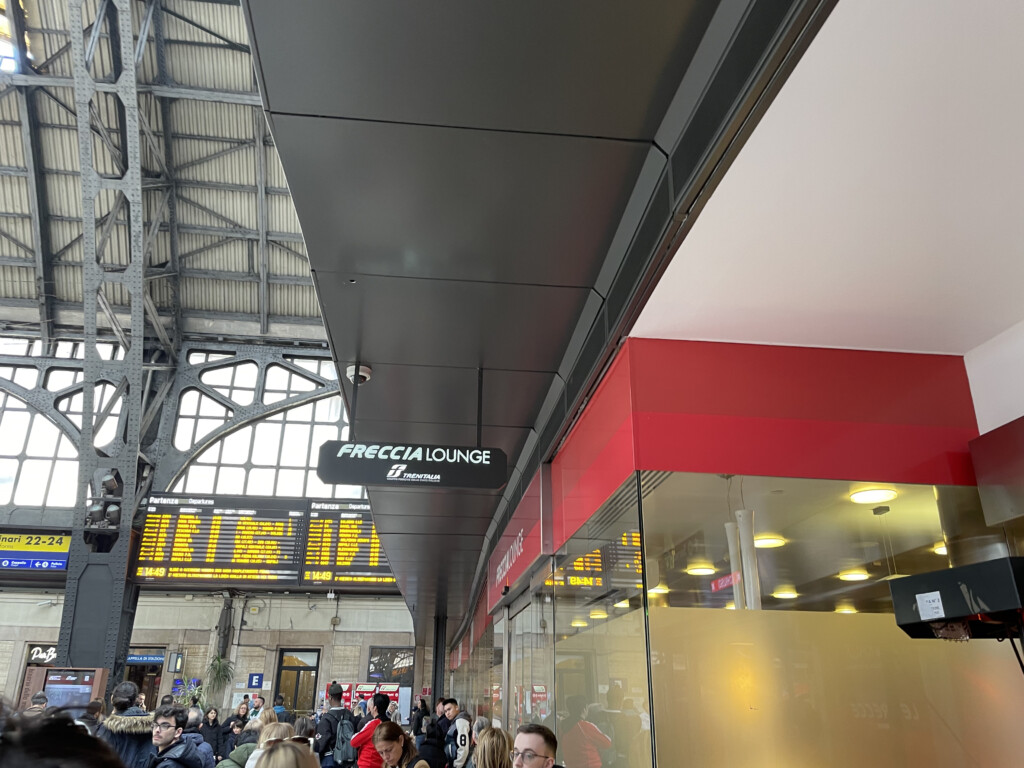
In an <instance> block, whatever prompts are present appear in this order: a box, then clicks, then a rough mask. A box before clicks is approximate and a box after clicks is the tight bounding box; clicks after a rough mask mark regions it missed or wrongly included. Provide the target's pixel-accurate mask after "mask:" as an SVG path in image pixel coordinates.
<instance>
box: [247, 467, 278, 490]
mask: <svg viewBox="0 0 1024 768" xmlns="http://www.w3.org/2000/svg"><path fill="white" fill-rule="evenodd" d="M276 475H277V472H276V471H275V470H273V469H260V468H256V469H250V470H249V481H248V484H247V485H246V487H245V492H246V493H247V494H248V495H249V496H273V495H274V478H275V476H276Z"/></svg>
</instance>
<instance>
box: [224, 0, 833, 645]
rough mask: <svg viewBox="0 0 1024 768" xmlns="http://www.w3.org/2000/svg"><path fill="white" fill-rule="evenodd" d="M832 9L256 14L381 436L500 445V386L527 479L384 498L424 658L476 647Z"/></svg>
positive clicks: (364, 417) (258, 45)
mask: <svg viewBox="0 0 1024 768" xmlns="http://www.w3.org/2000/svg"><path fill="white" fill-rule="evenodd" d="M828 5H829V3H827V2H812V1H811V0H807V1H806V2H799V1H798V0H790V2H774V1H773V0H763V1H762V2H755V1H754V0H751V1H750V2H721V3H719V2H712V1H711V0H691V1H689V2H687V1H686V0H665V1H663V2H644V3H633V2H625V1H624V0H619V1H616V2H607V3H594V2H591V1H590V0H564V1H563V2H559V3H549V2H537V1H536V0H534V1H533V2H517V3H506V4H494V3H489V4H488V3H477V2H472V1H471V0H441V1H440V2H433V3H429V4H417V3H408V2H397V1H396V0H386V1H384V2H373V3H365V2H347V1H343V0H316V1H315V2H314V1H312V0H310V1H308V2H303V3H299V4H293V3H281V2H279V0H245V2H244V3H243V7H245V9H246V13H247V18H248V23H249V27H250V34H251V35H252V38H253V43H254V53H255V57H256V66H257V77H258V78H259V80H260V86H261V91H262V96H263V101H264V104H265V106H266V109H267V115H268V119H269V120H270V122H271V127H272V130H273V133H274V140H275V142H276V144H277V147H278V149H279V152H280V155H281V159H282V162H283V164H284V169H285V172H286V174H287V177H288V180H289V184H290V186H291V191H292V195H293V198H294V200H295V205H296V209H297V211H298V214H299V219H300V221H301V223H302V229H303V234H304V237H305V240H306V245H307V249H308V251H309V254H310V263H311V265H312V267H313V271H314V277H315V281H316V284H317V288H318V293H319V298H320V302H321V306H322V310H323V315H324V319H325V322H326V324H327V329H328V335H329V337H330V341H331V346H332V349H333V352H334V355H335V357H336V359H337V360H338V362H339V364H340V365H341V366H344V365H347V364H350V363H352V362H354V361H356V360H358V361H360V362H362V363H364V364H367V365H370V366H372V367H373V377H372V379H371V381H370V382H369V383H368V384H366V385H365V386H363V387H360V391H359V395H358V404H357V409H356V414H355V426H356V432H357V435H358V437H359V438H360V439H367V440H376V439H380V440H385V439H386V440H403V441H406V442H424V443H441V444H452V445H472V444H475V443H476V439H477V405H478V399H477V392H478V370H482V371H483V389H482V391H483V402H482V414H483V418H482V424H481V432H482V442H483V443H484V444H485V445H489V446H496V447H500V448H502V449H504V450H505V451H506V452H507V453H508V456H509V460H510V473H511V481H510V484H509V486H508V487H507V488H506V489H504V491H495V492H490V493H488V492H479V491H474V492H459V491H433V490H402V491H396V490H383V489H371V490H370V500H371V505H372V509H373V515H374V519H375V521H376V524H377V529H378V532H379V534H380V538H381V543H382V545H383V547H384V550H385V551H386V553H387V556H388V559H389V561H390V562H391V565H392V568H393V569H394V571H395V574H396V576H397V578H398V582H399V586H400V588H401V590H402V593H403V594H404V595H405V597H406V600H407V602H408V604H409V606H410V608H411V609H412V612H413V619H414V622H415V625H416V634H417V640H418V642H421V643H426V644H429V642H430V638H431V637H432V635H433V631H434V626H433V623H434V617H435V615H442V616H447V619H448V640H449V641H451V640H452V639H453V636H452V632H453V630H454V629H455V628H456V627H457V626H458V625H459V622H461V621H462V620H463V618H464V615H465V613H466V611H467V610H468V608H469V606H468V603H469V600H470V597H471V592H472V590H473V589H474V588H478V587H479V577H480V571H479V570H478V566H480V565H481V564H482V563H483V562H484V558H486V556H487V554H488V550H487V547H488V546H489V544H490V539H489V537H488V532H489V531H490V533H492V534H493V533H494V531H495V530H496V528H497V527H498V526H499V525H500V523H501V521H502V520H503V518H504V516H507V514H508V512H509V511H510V509H511V508H512V507H514V504H515V502H516V496H515V493H516V488H518V487H520V483H521V481H524V480H525V481H528V480H529V477H528V476H526V477H524V475H529V474H531V473H532V470H533V469H534V468H535V467H536V463H537V461H539V460H540V458H538V457H539V456H540V454H541V453H542V452H543V451H547V450H548V449H549V448H551V447H552V446H550V445H542V444H543V443H544V442H545V441H548V442H549V443H550V442H551V441H552V440H553V439H554V438H555V437H556V436H557V434H558V433H559V430H561V429H564V426H565V424H566V423H568V421H569V415H570V414H571V413H572V412H573V407H574V404H575V403H577V402H579V400H580V398H582V397H583V393H584V390H585V389H586V387H588V386H590V385H591V384H592V382H593V379H594V377H595V376H596V371H597V370H598V369H599V368H600V365H601V360H602V359H607V355H609V354H611V350H612V349H613V348H614V344H615V341H616V338H615V334H616V333H618V332H619V331H620V329H621V324H622V322H625V320H623V319H622V318H626V317H627V315H628V311H627V310H628V308H629V306H630V302H631V301H633V300H634V297H636V296H638V295H640V293H641V292H642V291H641V289H642V288H643V285H644V277H643V276H645V275H647V276H650V275H653V274H654V272H655V271H656V269H657V266H656V258H655V257H656V256H657V254H658V253H659V252H660V253H661V254H662V255H664V252H665V251H666V249H667V247H668V245H669V244H670V240H671V237H672V234H673V232H674V231H675V230H673V226H675V227H676V229H678V227H679V222H681V221H683V220H684V219H685V217H678V216H677V217H676V220H675V224H673V214H675V213H676V212H678V211H679V210H680V207H681V206H683V207H684V210H685V206H686V205H689V204H690V203H691V202H692V200H694V199H696V198H697V197H698V193H699V192H700V185H701V184H704V183H706V180H707V178H708V177H709V173H710V172H708V173H703V172H704V169H706V168H712V167H714V166H715V165H716V163H719V162H720V161H721V160H722V158H723V157H725V156H726V150H727V149H728V148H729V147H730V146H731V142H734V140H735V139H736V137H737V136H739V135H740V133H741V131H740V128H739V126H741V125H742V124H743V123H744V121H745V120H746V118H747V117H748V116H749V115H751V114H752V113H754V112H755V107H756V105H757V104H758V99H759V98H761V97H762V96H763V95H764V94H765V93H767V92H768V88H767V83H768V82H770V81H771V79H772V75H773V74H774V73H776V72H777V71H780V69H784V60H785V58H786V55H787V52H788V51H794V50H797V49H798V48H799V45H800V43H799V39H800V35H801V33H802V30H806V29H808V28H810V27H811V26H812V25H811V24H810V22H809V19H810V18H811V17H812V16H813V15H814V13H815V12H816V10H815V9H819V8H820V7H821V6H828ZM737 41H739V42H737ZM687 136H696V137H698V139H695V140H694V142H691V143H686V141H685V139H686V137H687ZM680 144H683V145H685V146H684V147H683V150H684V151H682V152H680V151H679V146H678V145H680ZM673 173H675V174H676V176H677V178H676V180H675V181H673V179H672V174H673ZM702 173H703V176H702V175H701V174H702ZM346 394H347V395H348V397H349V401H350V402H351V388H348V389H347V391H346ZM552 425H553V427H552ZM542 449H543V451H542ZM541 458H544V457H541Z"/></svg>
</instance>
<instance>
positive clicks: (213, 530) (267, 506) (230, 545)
mask: <svg viewBox="0 0 1024 768" xmlns="http://www.w3.org/2000/svg"><path fill="white" fill-rule="evenodd" d="M305 538H306V501H305V500H304V499H260V498H253V497H245V496H208V497H199V496H174V495H169V494H164V495H154V496H150V498H149V501H148V503H147V504H146V506H145V520H144V522H143V528H142V540H141V542H140V544H139V556H138V562H137V565H136V569H135V577H136V580H137V581H139V582H140V583H143V584H151V583H164V584H175V583H179V584H186V583H187V584H209V585H211V586H213V585H214V584H217V583H223V582H233V583H236V584H239V585H240V586H241V585H243V584H250V583H263V584H267V585H271V584H274V585H297V584H298V583H299V570H300V567H301V561H302V544H303V542H304V541H305Z"/></svg>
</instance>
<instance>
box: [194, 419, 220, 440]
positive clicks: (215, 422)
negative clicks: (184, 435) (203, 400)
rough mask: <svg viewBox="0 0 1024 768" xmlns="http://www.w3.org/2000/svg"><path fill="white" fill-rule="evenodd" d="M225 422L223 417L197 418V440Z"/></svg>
mask: <svg viewBox="0 0 1024 768" xmlns="http://www.w3.org/2000/svg"><path fill="white" fill-rule="evenodd" d="M223 423H224V420H223V419H197V420H196V442H198V441H199V440H201V439H202V438H204V437H206V436H207V435H208V434H210V433H211V432H213V430H215V429H217V427H219V426H220V425H221V424H223Z"/></svg>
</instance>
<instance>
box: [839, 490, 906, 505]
mask: <svg viewBox="0 0 1024 768" xmlns="http://www.w3.org/2000/svg"><path fill="white" fill-rule="evenodd" d="M898 495H899V494H898V493H896V491H894V490H893V489H892V488H865V489H864V490H863V491H855V492H854V493H851V494H850V501H852V502H853V503H854V504H883V503H885V502H887V501H892V500H893V499H895V498H896V497H897V496H898Z"/></svg>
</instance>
